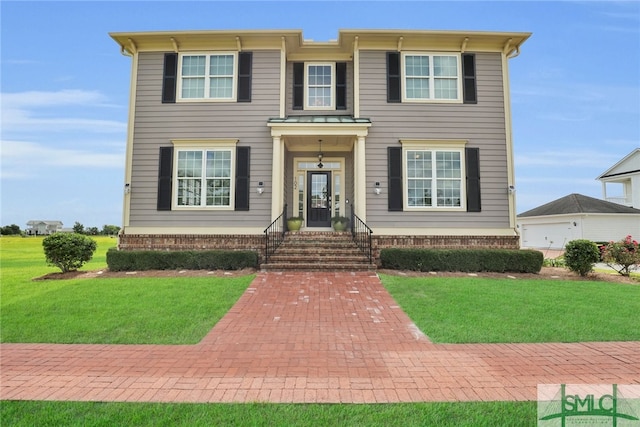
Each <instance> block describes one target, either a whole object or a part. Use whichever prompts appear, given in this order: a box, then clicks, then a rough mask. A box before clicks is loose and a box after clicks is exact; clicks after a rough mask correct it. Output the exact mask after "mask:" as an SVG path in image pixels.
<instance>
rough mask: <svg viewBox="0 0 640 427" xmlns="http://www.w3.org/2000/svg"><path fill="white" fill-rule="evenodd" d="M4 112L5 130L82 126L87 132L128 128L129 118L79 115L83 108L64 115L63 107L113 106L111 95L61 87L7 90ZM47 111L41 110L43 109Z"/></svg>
mask: <svg viewBox="0 0 640 427" xmlns="http://www.w3.org/2000/svg"><path fill="white" fill-rule="evenodd" d="M0 100H1V102H2V104H1V107H2V108H1V113H2V118H1V120H2V130H3V133H4V134H5V135H6V133H7V132H9V131H18V132H29V133H33V132H38V131H46V132H64V131H71V130H81V131H84V132H94V133H100V132H125V131H126V129H127V124H126V123H125V122H121V121H117V120H108V119H94V118H86V117H75V116H77V115H79V114H82V113H81V112H78V111H74V112H73V113H72V112H71V111H69V112H67V113H66V114H68V115H67V117H55V116H56V115H60V114H61V113H60V109H61V108H62V107H74V106H76V107H82V108H83V110H84V111H83V113H84V112H86V111H89V110H90V109H91V108H93V107H113V105H110V104H108V103H107V101H108V100H107V98H106V97H105V96H104V95H103V94H101V93H100V92H98V91H85V90H61V91H53V92H44V91H27V92H19V93H3V94H2V95H1V98H0ZM43 110H44V111H46V114H39V113H40V112H41V111H43Z"/></svg>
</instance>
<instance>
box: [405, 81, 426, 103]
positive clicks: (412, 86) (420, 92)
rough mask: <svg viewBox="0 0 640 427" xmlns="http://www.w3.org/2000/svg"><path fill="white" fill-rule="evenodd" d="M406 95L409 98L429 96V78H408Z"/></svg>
mask: <svg viewBox="0 0 640 427" xmlns="http://www.w3.org/2000/svg"><path fill="white" fill-rule="evenodd" d="M406 96H407V98H409V99H425V98H429V79H428V78H407V92H406Z"/></svg>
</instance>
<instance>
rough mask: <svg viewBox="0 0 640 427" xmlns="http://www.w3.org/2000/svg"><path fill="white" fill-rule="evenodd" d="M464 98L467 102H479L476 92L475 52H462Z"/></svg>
mask: <svg viewBox="0 0 640 427" xmlns="http://www.w3.org/2000/svg"><path fill="white" fill-rule="evenodd" d="M462 76H463V79H464V80H463V81H462V99H463V100H464V103H465V104H477V103H478V95H477V93H476V55H475V54H474V53H463V54H462Z"/></svg>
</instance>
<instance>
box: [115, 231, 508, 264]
mask: <svg viewBox="0 0 640 427" xmlns="http://www.w3.org/2000/svg"><path fill="white" fill-rule="evenodd" d="M264 239H265V238H264V235H262V234H257V235H256V234H235V235H224V234H204V235H203V234H123V235H120V236H119V241H118V249H120V250H123V251H135V250H153V251H188V250H191V251H195V250H210V249H230V250H253V251H256V252H257V253H258V255H259V257H260V259H262V258H263V257H264V250H265V240H264ZM372 244H373V257H374V258H375V259H376V260H379V259H380V250H381V249H385V248H440V249H449V248H487V249H518V248H519V241H518V236H376V235H375V234H374V235H373V236H372Z"/></svg>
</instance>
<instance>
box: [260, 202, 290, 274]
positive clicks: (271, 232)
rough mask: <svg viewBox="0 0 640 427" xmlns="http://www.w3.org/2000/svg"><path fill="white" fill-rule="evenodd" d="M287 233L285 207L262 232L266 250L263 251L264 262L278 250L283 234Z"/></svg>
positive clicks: (285, 206)
mask: <svg viewBox="0 0 640 427" xmlns="http://www.w3.org/2000/svg"><path fill="white" fill-rule="evenodd" d="M286 231H287V205H284V210H283V211H282V213H281V214H280V216H279V217H278V218H276V219H275V220H274V221H273V222H272V223H271V224H270V225H269V226H268V227H267V228H265V230H264V235H265V242H266V248H265V251H264V262H267V261H269V257H270V256H271V255H273V253H274V252H275V251H276V249H278V246H280V244H281V243H282V242H283V241H284V233H285V232H286Z"/></svg>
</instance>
